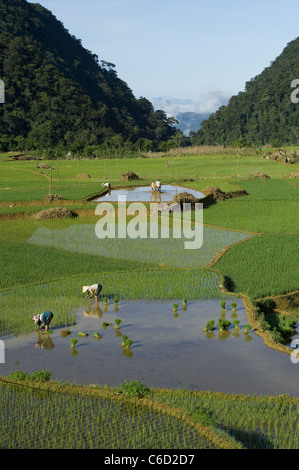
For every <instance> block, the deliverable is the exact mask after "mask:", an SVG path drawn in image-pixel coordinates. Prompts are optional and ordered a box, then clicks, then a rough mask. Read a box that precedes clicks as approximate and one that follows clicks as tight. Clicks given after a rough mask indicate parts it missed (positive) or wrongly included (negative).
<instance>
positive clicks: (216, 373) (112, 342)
mask: <svg viewBox="0 0 299 470" xmlns="http://www.w3.org/2000/svg"><path fill="white" fill-rule="evenodd" d="M232 301H236V303H237V310H236V313H234V312H233V311H232V308H231V307H230V306H229V305H230V303H227V307H226V312H225V313H224V312H221V307H220V305H219V300H205V301H190V302H189V303H187V308H186V309H185V310H184V309H183V308H182V302H181V301H177V303H178V305H179V308H178V311H177V313H174V312H173V303H174V302H173V301H171V302H160V301H159V302H157V301H156V302H144V301H134V302H132V301H130V302H129V301H128V302H125V301H122V302H120V303H119V306H118V311H116V310H115V305H114V303H113V302H112V303H109V304H108V307H104V305H103V302H100V304H99V307H98V308H95V304H94V303H91V304H89V306H88V305H87V304H86V306H85V307H82V308H80V309H78V311H77V312H76V324H75V325H70V326H69V330H70V331H71V333H70V334H69V335H68V336H67V337H63V336H62V335H61V331H62V329H64V330H65V329H66V328H59V327H54V328H52V334H51V335H48V336H45V335H42V334H38V333H37V332H34V333H31V334H26V335H20V336H10V337H6V338H3V340H4V344H5V363H4V364H0V374H1V375H8V374H9V373H10V372H13V371H14V370H22V371H25V372H28V373H32V372H33V371H35V370H40V369H46V370H51V372H52V373H53V379H54V380H59V381H62V382H71V383H80V384H99V385H105V384H108V385H111V386H116V385H119V384H120V383H122V382H124V381H125V380H139V381H141V382H143V383H145V384H146V385H148V386H149V387H162V388H185V389H190V390H213V391H223V392H227V393H245V394H257V395H260V394H275V393H288V394H290V395H291V396H296V395H297V394H298V367H299V364H294V363H292V362H291V360H290V357H289V356H288V355H286V354H283V353H281V352H278V351H276V350H273V349H270V348H268V347H267V346H265V344H264V341H263V339H262V338H260V337H259V336H257V335H256V334H255V333H254V332H253V331H252V330H251V331H250V332H249V334H248V335H245V334H243V333H244V325H245V324H246V323H248V320H247V317H246V313H245V308H244V306H243V303H242V301H241V300H240V299H232ZM223 316H224V317H225V318H227V319H228V320H230V321H232V319H233V318H237V319H238V320H240V327H241V329H240V330H239V331H238V332H236V331H235V330H234V326H233V325H231V326H230V327H229V330H228V332H227V333H224V334H221V333H220V331H219V328H218V327H217V323H218V319H219V318H220V317H223ZM116 318H120V319H121V320H122V323H121V325H120V330H119V332H117V330H115V329H114V328H113V326H114V325H115V319H116ZM211 319H214V320H215V326H216V329H215V330H214V331H213V332H209V333H205V332H203V331H202V330H203V328H205V326H206V323H207V321H209V320H211ZM104 322H105V323H111V326H107V327H104V326H103V323H104ZM80 331H83V332H85V333H88V336H87V337H79V336H78V333H79V332H80ZM94 332H99V333H100V335H101V336H102V338H101V339H99V340H95V338H94ZM122 334H123V335H126V336H127V337H128V338H130V339H132V340H133V344H132V346H131V348H130V350H129V352H125V350H124V349H123V348H122V346H121V344H122V337H121V335H122ZM71 338H77V340H78V342H77V345H76V347H75V354H74V353H73V351H72V350H71V349H70V344H71Z"/></svg>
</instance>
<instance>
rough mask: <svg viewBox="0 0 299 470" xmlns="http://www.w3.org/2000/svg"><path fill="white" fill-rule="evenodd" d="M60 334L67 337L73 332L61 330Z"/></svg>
mask: <svg viewBox="0 0 299 470" xmlns="http://www.w3.org/2000/svg"><path fill="white" fill-rule="evenodd" d="M60 334H61V336H63V337H64V338H65V337H66V336H68V335H70V334H71V330H61V332H60Z"/></svg>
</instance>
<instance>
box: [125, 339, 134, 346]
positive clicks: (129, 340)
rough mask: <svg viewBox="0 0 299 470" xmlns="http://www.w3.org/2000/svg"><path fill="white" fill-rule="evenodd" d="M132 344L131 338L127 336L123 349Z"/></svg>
mask: <svg viewBox="0 0 299 470" xmlns="http://www.w3.org/2000/svg"><path fill="white" fill-rule="evenodd" d="M132 344H133V340H132V339H129V338H127V339H126V341H125V349H130V347H131V346H132Z"/></svg>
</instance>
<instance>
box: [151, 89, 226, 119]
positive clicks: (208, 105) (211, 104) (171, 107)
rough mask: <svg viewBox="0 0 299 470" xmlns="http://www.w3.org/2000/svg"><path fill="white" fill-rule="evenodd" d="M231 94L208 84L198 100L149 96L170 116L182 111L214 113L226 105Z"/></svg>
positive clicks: (155, 105) (153, 102)
mask: <svg viewBox="0 0 299 470" xmlns="http://www.w3.org/2000/svg"><path fill="white" fill-rule="evenodd" d="M229 99H230V95H228V94H227V93H225V92H223V91H222V90H220V89H219V88H216V87H213V86H207V87H205V88H204V90H203V92H202V93H201V95H200V99H199V100H198V101H194V100H191V99H182V98H166V97H159V98H149V100H150V101H151V102H152V104H153V106H154V108H155V109H162V110H163V111H165V112H166V113H167V114H168V115H169V116H177V115H178V114H180V113H187V112H193V113H200V114H203V113H213V112H215V111H216V110H217V109H218V108H219V107H220V106H223V105H226V104H227V103H228V100H229Z"/></svg>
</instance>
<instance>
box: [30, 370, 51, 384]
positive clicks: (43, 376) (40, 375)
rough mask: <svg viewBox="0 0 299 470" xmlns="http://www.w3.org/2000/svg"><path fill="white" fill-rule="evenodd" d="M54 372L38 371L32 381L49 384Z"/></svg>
mask: <svg viewBox="0 0 299 470" xmlns="http://www.w3.org/2000/svg"><path fill="white" fill-rule="evenodd" d="M52 375H53V374H52V372H51V371H49V370H43V369H42V370H37V371H35V372H33V373H32V374H31V377H30V380H32V381H33V382H48V381H49V380H51V378H52Z"/></svg>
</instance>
